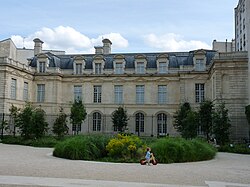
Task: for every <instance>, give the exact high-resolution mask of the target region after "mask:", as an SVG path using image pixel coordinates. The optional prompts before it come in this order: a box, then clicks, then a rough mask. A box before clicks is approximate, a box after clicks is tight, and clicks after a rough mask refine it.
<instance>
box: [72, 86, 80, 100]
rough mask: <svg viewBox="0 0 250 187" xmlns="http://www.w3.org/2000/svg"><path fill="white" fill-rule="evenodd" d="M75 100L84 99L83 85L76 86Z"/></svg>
mask: <svg viewBox="0 0 250 187" xmlns="http://www.w3.org/2000/svg"><path fill="white" fill-rule="evenodd" d="M74 100H77V101H79V100H82V86H74Z"/></svg>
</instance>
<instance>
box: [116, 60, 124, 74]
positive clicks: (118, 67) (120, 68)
mask: <svg viewBox="0 0 250 187" xmlns="http://www.w3.org/2000/svg"><path fill="white" fill-rule="evenodd" d="M115 74H123V64H122V63H115Z"/></svg>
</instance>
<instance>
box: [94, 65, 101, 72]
mask: <svg viewBox="0 0 250 187" xmlns="http://www.w3.org/2000/svg"><path fill="white" fill-rule="evenodd" d="M101 73H102V64H101V63H95V74H101Z"/></svg>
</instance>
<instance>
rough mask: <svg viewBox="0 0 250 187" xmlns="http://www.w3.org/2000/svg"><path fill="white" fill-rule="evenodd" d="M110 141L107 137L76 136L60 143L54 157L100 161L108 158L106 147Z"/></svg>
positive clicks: (56, 147)
mask: <svg viewBox="0 0 250 187" xmlns="http://www.w3.org/2000/svg"><path fill="white" fill-rule="evenodd" d="M109 139H110V137H109V136H105V135H91V136H74V137H71V138H68V139H66V140H64V141H62V142H60V143H58V144H57V145H56V146H55V149H54V151H53V155H54V156H56V157H61V158H68V159H72V160H98V159H101V158H103V157H105V156H107V152H106V150H105V147H106V145H107V143H108V141H109Z"/></svg>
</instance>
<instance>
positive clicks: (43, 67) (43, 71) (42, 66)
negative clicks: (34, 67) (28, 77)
mask: <svg viewBox="0 0 250 187" xmlns="http://www.w3.org/2000/svg"><path fill="white" fill-rule="evenodd" d="M39 73H45V62H39Z"/></svg>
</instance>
